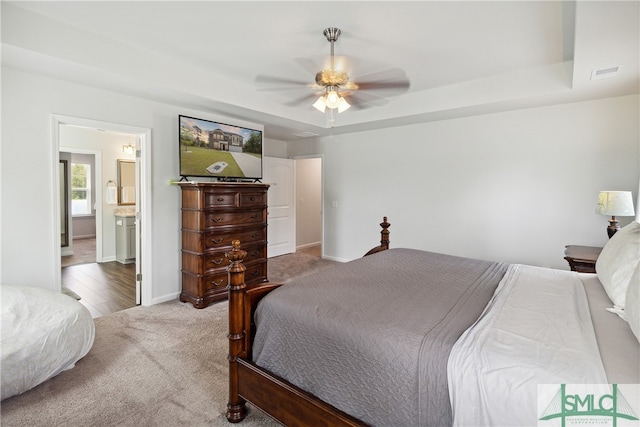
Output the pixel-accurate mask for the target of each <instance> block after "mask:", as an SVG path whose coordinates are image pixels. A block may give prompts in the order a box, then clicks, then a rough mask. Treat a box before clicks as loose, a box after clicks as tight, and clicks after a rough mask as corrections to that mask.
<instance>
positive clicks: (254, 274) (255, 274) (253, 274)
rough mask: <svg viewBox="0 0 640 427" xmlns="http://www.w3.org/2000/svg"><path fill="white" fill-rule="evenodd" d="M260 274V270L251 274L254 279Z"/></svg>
mask: <svg viewBox="0 0 640 427" xmlns="http://www.w3.org/2000/svg"><path fill="white" fill-rule="evenodd" d="M258 274H260V272H259V271H258V270H253V271H252V272H251V275H252V276H253V277H256V276H257V275H258Z"/></svg>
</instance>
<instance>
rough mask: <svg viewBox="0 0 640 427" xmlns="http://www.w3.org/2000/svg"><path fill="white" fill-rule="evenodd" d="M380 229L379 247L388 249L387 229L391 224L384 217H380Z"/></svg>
mask: <svg viewBox="0 0 640 427" xmlns="http://www.w3.org/2000/svg"><path fill="white" fill-rule="evenodd" d="M380 227H382V230H381V231H380V236H381V238H380V246H381V247H383V248H385V249H389V227H391V224H389V223H388V222H387V217H386V216H385V217H382V222H381V223H380Z"/></svg>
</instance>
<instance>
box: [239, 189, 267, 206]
mask: <svg viewBox="0 0 640 427" xmlns="http://www.w3.org/2000/svg"><path fill="white" fill-rule="evenodd" d="M257 206H267V193H265V192H246V193H240V207H241V208H251V207H257Z"/></svg>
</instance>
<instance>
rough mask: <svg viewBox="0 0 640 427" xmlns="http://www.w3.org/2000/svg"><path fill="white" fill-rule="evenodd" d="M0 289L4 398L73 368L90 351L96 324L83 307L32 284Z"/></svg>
mask: <svg viewBox="0 0 640 427" xmlns="http://www.w3.org/2000/svg"><path fill="white" fill-rule="evenodd" d="M0 291H1V292H2V347H1V348H0V351H1V356H2V361H1V364H0V368H1V375H0V376H1V378H2V383H1V389H2V400H4V399H6V398H8V397H11V396H14V395H17V394H20V393H23V392H25V391H27V390H30V389H31V388H33V387H35V386H37V385H38V384H41V383H42V382H44V381H46V380H47V379H49V378H51V377H53V376H55V375H58V374H59V373H60V372H62V371H65V370H68V369H71V368H73V367H74V366H75V363H76V362H77V361H78V360H80V359H81V358H82V357H84V356H85V355H86V354H87V353H88V352H89V350H90V349H91V346H92V345H93V340H94V338H95V326H94V323H93V318H92V317H91V313H89V311H88V310H87V309H86V307H84V306H83V305H82V304H80V303H79V302H78V301H76V300H75V299H73V298H71V297H69V296H67V295H64V294H61V293H55V292H52V291H49V290H46V289H42V288H38V287H30V286H8V285H3V286H2V287H1V288H0Z"/></svg>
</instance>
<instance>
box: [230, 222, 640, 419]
mask: <svg viewBox="0 0 640 427" xmlns="http://www.w3.org/2000/svg"><path fill="white" fill-rule="evenodd" d="M381 226H382V228H383V230H382V232H381V234H382V240H381V245H380V246H378V247H376V248H374V249H372V250H371V251H369V252H368V253H367V256H365V257H363V258H361V259H357V260H354V261H351V262H349V263H345V264H343V265H339V266H337V267H336V268H332V269H326V270H323V271H321V272H319V273H316V274H314V275H310V276H307V277H304V278H301V279H297V280H295V281H292V282H291V283H288V284H287V285H285V286H281V285H279V284H271V283H267V284H262V285H255V286H246V285H245V284H244V278H243V269H244V267H243V266H242V258H243V255H244V253H243V251H242V250H241V249H240V247H239V242H237V241H236V242H234V249H233V250H232V251H231V252H230V253H229V254H228V257H229V259H230V260H231V265H230V269H229V283H230V285H229V403H228V406H227V419H228V420H229V421H231V422H240V421H242V419H244V417H245V416H246V413H247V409H246V402H251V403H252V404H253V405H255V406H256V407H258V408H260V409H261V410H263V411H264V412H266V413H267V414H269V415H270V416H271V417H273V418H275V419H276V420H278V421H280V422H281V423H283V424H284V425H288V426H295V425H379V426H389V425H403V426H412V425H419V426H427V425H438V426H442V425H535V424H537V421H538V417H539V415H540V414H539V413H538V408H537V406H536V396H537V390H538V385H539V384H558V385H559V384H627V383H630V384H638V383H640V372H639V368H638V367H639V366H640V342H639V338H638V336H640V331H639V330H638V329H640V327H639V326H638V324H639V323H640V319H639V318H638V316H639V315H638V309H639V306H640V302H639V301H638V293H640V291H639V290H638V288H639V287H640V277H638V275H639V271H638V270H639V268H640V267H638V263H639V258H640V257H639V256H638V254H639V253H640V252H639V248H638V245H639V243H640V224H638V223H636V222H634V223H632V224H630V225H629V226H627V227H625V228H624V229H622V230H621V231H620V232H618V234H617V235H616V236H614V238H612V239H611V240H610V241H609V242H608V243H607V246H605V248H604V249H603V252H602V254H601V256H600V258H599V259H598V264H597V265H596V267H597V269H598V272H599V273H598V274H597V275H596V274H587V273H576V272H570V271H564V270H554V269H546V268H540V267H534V266H527V265H520V264H504V263H499V262H490V261H485V260H477V259H469V258H461V257H455V256H450V255H444V254H438V253H432V252H427V251H419V250H413V249H405V248H397V249H389V231H388V228H389V223H388V222H387V219H386V218H384V220H383V223H382V224H381ZM505 408H508V409H505Z"/></svg>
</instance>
